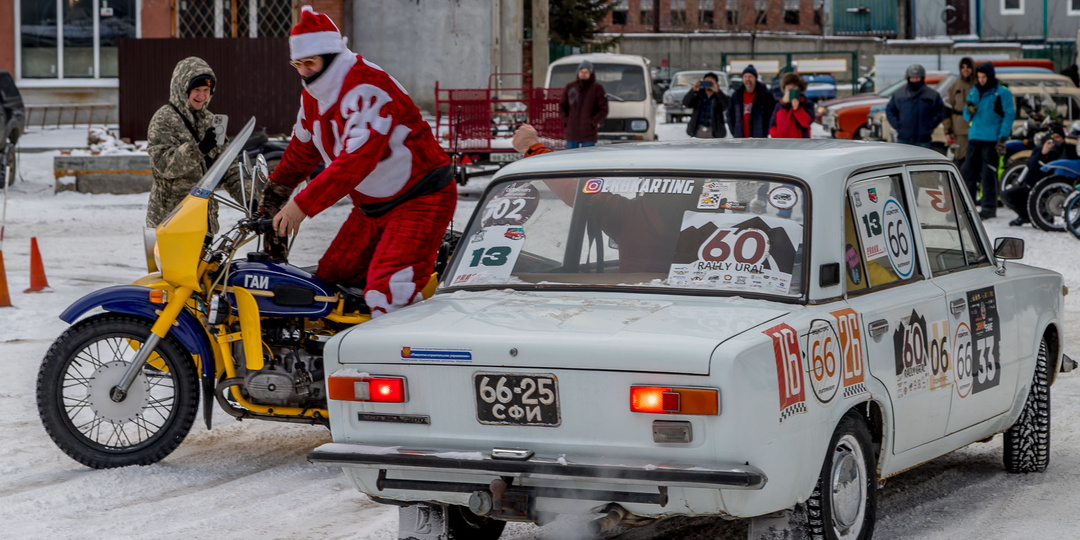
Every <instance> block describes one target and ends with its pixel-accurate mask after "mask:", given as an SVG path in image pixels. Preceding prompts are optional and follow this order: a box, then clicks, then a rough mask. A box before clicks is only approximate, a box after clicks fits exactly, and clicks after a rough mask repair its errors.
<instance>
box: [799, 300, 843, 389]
mask: <svg viewBox="0 0 1080 540" xmlns="http://www.w3.org/2000/svg"><path fill="white" fill-rule="evenodd" d="M806 359H807V362H809V364H810V365H809V366H808V367H809V369H810V387H811V388H812V389H813V390H814V397H816V398H817V400H818V401H820V402H821V403H822V404H826V403H828V402H830V401H832V399H833V398H834V397H836V393H837V391H838V390H839V389H840V383H841V372H842V371H843V370H842V367H841V363H842V359H841V354H840V338H839V337H838V336H837V335H836V329H835V328H833V326H832V324H831V323H830V322H829V321H824V320H821V319H815V320H813V321H811V323H810V331H809V332H808V333H807V334H806Z"/></svg>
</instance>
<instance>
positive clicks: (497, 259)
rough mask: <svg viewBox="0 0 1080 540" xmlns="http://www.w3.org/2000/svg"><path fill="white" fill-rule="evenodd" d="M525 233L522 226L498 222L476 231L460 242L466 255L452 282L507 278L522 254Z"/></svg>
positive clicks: (464, 283) (488, 281)
mask: <svg viewBox="0 0 1080 540" xmlns="http://www.w3.org/2000/svg"><path fill="white" fill-rule="evenodd" d="M524 243H525V233H524V231H522V229H521V227H514V226H501V227H499V226H496V227H489V228H485V229H480V230H479V231H476V233H475V234H473V235H472V237H470V238H469V241H468V242H467V243H466V242H462V243H460V244H458V247H457V249H459V250H464V251H465V253H464V257H463V259H462V261H461V262H460V263H459V264H458V266H457V269H456V271H455V273H454V279H453V280H451V281H450V284H451V285H466V284H470V283H490V282H499V281H506V280H507V279H508V278H509V277H510V273H511V272H512V271H513V270H514V264H515V263H516V262H517V258H518V256H519V255H521V245H522V244H524Z"/></svg>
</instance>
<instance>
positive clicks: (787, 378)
mask: <svg viewBox="0 0 1080 540" xmlns="http://www.w3.org/2000/svg"><path fill="white" fill-rule="evenodd" d="M762 333H763V334H765V335H767V336H769V337H770V338H772V341H773V351H774V352H775V353H776V379H777V385H778V387H779V389H780V422H783V421H784V420H787V419H788V418H791V417H792V416H795V415H796V414H801V413H804V412H806V391H805V390H804V387H803V378H802V377H803V363H802V355H801V353H800V351H799V339H798V334H797V333H796V332H795V329H794V328H792V327H791V326H790V325H788V324H786V323H784V324H778V325H776V326H774V327H772V328H769V329H768V330H765V331H763V332H762Z"/></svg>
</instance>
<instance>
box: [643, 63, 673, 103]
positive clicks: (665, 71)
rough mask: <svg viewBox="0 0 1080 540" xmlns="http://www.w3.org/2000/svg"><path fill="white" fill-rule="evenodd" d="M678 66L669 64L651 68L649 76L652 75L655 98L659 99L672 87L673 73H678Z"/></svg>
mask: <svg viewBox="0 0 1080 540" xmlns="http://www.w3.org/2000/svg"><path fill="white" fill-rule="evenodd" d="M678 71H679V69H678V68H673V67H669V66H653V67H650V68H649V76H650V77H652V95H653V99H659V98H660V96H662V95H664V92H665V91H667V89H668V88H670V87H671V79H672V74H674V73H677V72H678Z"/></svg>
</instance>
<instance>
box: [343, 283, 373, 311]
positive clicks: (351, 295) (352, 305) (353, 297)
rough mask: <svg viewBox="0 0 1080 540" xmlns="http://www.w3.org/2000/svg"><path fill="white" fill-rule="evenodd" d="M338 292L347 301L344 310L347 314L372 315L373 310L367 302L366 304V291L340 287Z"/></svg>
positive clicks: (344, 286)
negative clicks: (356, 312) (357, 312)
mask: <svg viewBox="0 0 1080 540" xmlns="http://www.w3.org/2000/svg"><path fill="white" fill-rule="evenodd" d="M337 290H338V292H340V293H341V297H342V298H343V299H344V300H345V306H344V310H343V311H345V313H352V312H355V311H359V312H360V313H364V314H367V313H371V308H369V307H368V305H367V302H364V289H362V288H359V287H350V286H348V285H340V284H339V285H338V286H337Z"/></svg>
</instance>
